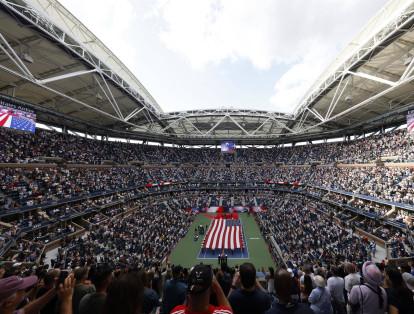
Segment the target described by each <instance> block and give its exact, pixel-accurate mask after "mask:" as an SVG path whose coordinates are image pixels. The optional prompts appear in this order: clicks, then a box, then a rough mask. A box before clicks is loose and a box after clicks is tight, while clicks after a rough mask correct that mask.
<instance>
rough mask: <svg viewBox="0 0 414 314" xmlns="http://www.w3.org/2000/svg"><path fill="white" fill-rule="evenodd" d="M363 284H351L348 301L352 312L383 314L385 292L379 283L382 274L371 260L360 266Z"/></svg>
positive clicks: (385, 302)
mask: <svg viewBox="0 0 414 314" xmlns="http://www.w3.org/2000/svg"><path fill="white" fill-rule="evenodd" d="M362 276H363V280H364V284H362V285H358V286H353V287H352V289H351V293H350V294H349V300H348V302H349V303H350V305H351V308H352V311H353V313H357V314H359V313H361V314H362V313H363V314H384V313H385V312H386V311H387V310H388V308H387V294H386V292H385V290H384V288H382V287H381V286H380V285H381V283H382V274H381V272H380V270H379V269H378V267H377V266H376V265H375V264H374V263H373V262H365V263H364V265H363V266H362Z"/></svg>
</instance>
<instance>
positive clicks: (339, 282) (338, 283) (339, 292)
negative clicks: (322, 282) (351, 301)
mask: <svg viewBox="0 0 414 314" xmlns="http://www.w3.org/2000/svg"><path fill="white" fill-rule="evenodd" d="M327 283H328V289H329V292H330V293H331V296H332V298H333V299H334V300H336V301H338V302H343V303H345V297H344V288H345V283H344V279H343V278H341V277H336V276H335V277H330V278H329V279H328V281H327Z"/></svg>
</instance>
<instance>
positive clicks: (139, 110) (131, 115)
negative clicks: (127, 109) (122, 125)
mask: <svg viewBox="0 0 414 314" xmlns="http://www.w3.org/2000/svg"><path fill="white" fill-rule="evenodd" d="M144 109H146V108H145V107H142V108H136V109H134V110H133V111H132V112H131V113H130V114H129V115H128V116H127V117H126V118H124V121H125V122H126V121H128V120H129V119H131V118H133V117H135V116H136V115H137V114H138V113H140V112H141V111H142V110H144Z"/></svg>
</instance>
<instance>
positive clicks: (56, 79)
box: [38, 69, 96, 84]
mask: <svg viewBox="0 0 414 314" xmlns="http://www.w3.org/2000/svg"><path fill="white" fill-rule="evenodd" d="M94 72H96V69H93V70H85V71H75V72H71V73H66V74H62V75H58V76H54V77H49V78H47V79H44V80H38V82H39V83H40V84H47V83H51V82H55V81H60V80H64V79H67V78H71V77H76V76H81V75H85V74H89V73H94Z"/></svg>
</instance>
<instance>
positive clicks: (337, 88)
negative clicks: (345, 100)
mask: <svg viewBox="0 0 414 314" xmlns="http://www.w3.org/2000/svg"><path fill="white" fill-rule="evenodd" d="M343 78H344V76H343V77H342V79H341V81H340V82H339V84H338V86H337V87H336V90H335V94H334V96H333V98H332V101H331V104H330V105H329V108H328V111H327V112H326V116H325V119H329V118H330V116H331V114H332V112H333V111H334V110H335V108H336V105H337V104H338V102H339V100H340V99H341V97H342V94H343V93H344V91H345V89H346V87H347V86H348V83H349V80H348V81H346V83H345V86H344V87H343V88H342V90H341V92H340V93H339V96H338V97H337V98H336V99H335V96H336V94H337V92H338V90H339V89H340V87H341V83H342V81H343Z"/></svg>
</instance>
